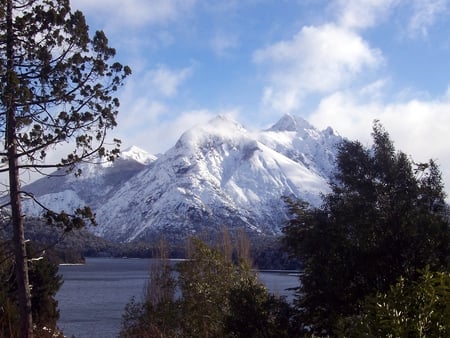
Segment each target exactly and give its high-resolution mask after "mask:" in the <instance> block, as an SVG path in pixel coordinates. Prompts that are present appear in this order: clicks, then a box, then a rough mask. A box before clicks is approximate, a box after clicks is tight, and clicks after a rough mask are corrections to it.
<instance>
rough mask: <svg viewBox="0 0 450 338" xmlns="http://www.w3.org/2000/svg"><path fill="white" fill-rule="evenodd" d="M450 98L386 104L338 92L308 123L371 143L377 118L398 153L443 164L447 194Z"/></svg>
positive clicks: (449, 169) (449, 158)
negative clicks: (374, 122)
mask: <svg viewBox="0 0 450 338" xmlns="http://www.w3.org/2000/svg"><path fill="white" fill-rule="evenodd" d="M449 111H450V97H449V96H444V97H442V98H440V99H437V100H428V101H427V100H418V99H410V100H407V101H402V102H394V103H383V102H377V101H365V100H361V98H360V97H358V95H356V94H354V93H350V92H336V93H334V94H332V95H329V96H328V97H326V98H324V99H323V100H322V101H321V103H320V105H319V107H318V108H317V110H316V111H315V112H314V113H313V114H312V115H311V116H310V118H309V121H310V122H311V123H312V124H313V125H315V126H317V127H318V128H325V127H326V126H329V125H331V126H332V127H333V128H334V129H335V130H337V131H338V132H339V133H340V134H341V135H343V136H345V137H348V138H349V139H352V140H355V139H358V140H360V141H361V142H362V143H363V144H365V145H369V144H370V142H371V137H370V134H371V131H372V124H373V121H374V120H375V119H378V120H380V122H381V124H382V125H383V126H384V127H385V128H386V130H387V131H388V132H389V134H390V135H391V138H392V139H393V141H394V143H395V146H396V148H397V149H398V150H401V151H403V152H405V153H406V154H408V155H411V156H412V158H413V159H414V160H415V161H418V162H420V161H427V160H428V159H430V158H431V159H434V160H436V161H437V162H438V164H440V166H441V170H442V173H443V178H444V182H445V186H446V188H447V191H448V190H449V187H450V153H449V152H448V126H449V125H450V114H448V112H449Z"/></svg>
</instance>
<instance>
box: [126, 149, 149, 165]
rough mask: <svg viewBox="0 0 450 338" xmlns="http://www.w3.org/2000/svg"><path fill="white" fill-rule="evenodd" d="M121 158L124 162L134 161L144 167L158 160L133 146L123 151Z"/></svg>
mask: <svg viewBox="0 0 450 338" xmlns="http://www.w3.org/2000/svg"><path fill="white" fill-rule="evenodd" d="M120 158H122V159H124V160H133V161H136V162H139V163H142V164H144V165H147V164H149V163H151V162H153V161H154V160H156V157H155V156H153V155H151V154H149V153H148V152H146V151H145V150H143V149H141V148H139V147H136V146H131V147H129V148H127V149H125V150H123V151H121V152H120Z"/></svg>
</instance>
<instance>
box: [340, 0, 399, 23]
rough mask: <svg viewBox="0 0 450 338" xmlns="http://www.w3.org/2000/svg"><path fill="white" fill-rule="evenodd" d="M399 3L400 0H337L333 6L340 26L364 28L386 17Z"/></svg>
mask: <svg viewBox="0 0 450 338" xmlns="http://www.w3.org/2000/svg"><path fill="white" fill-rule="evenodd" d="M398 3H399V0H337V1H335V2H334V3H333V4H332V8H333V9H334V10H335V12H336V15H337V24H338V25H339V26H341V27H345V28H348V29H363V28H367V27H372V26H374V25H375V24H376V23H377V22H378V21H379V20H380V18H386V16H387V15H388V13H389V12H390V10H391V9H392V8H393V7H394V6H395V5H396V4H398Z"/></svg>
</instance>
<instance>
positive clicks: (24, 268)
mask: <svg viewBox="0 0 450 338" xmlns="http://www.w3.org/2000/svg"><path fill="white" fill-rule="evenodd" d="M12 7H13V5H12V0H8V2H7V13H6V26H7V27H6V29H7V36H6V59H7V60H6V62H7V74H6V76H7V85H6V88H5V93H4V98H5V99H6V142H5V145H6V147H7V152H8V165H9V196H10V201H11V220H12V226H13V245H14V257H15V271H16V283H17V293H18V300H19V314H20V322H19V325H20V337H23V338H31V337H33V321H32V316H31V294H30V285H29V278H28V259H27V250H26V243H25V236H24V224H23V218H22V202H21V196H20V177H19V167H18V156H17V136H16V132H17V131H16V127H17V121H16V105H15V101H16V83H15V75H14V73H15V72H14V27H13V8H12Z"/></svg>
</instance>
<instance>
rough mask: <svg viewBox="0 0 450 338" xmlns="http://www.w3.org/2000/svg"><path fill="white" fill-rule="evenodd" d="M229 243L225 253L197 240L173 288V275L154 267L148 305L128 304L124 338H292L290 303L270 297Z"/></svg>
mask: <svg viewBox="0 0 450 338" xmlns="http://www.w3.org/2000/svg"><path fill="white" fill-rule="evenodd" d="M226 238H227V236H225V237H224V239H225V241H224V242H221V244H222V247H221V249H222V250H219V249H216V248H213V247H210V246H208V245H206V244H205V243H203V242H202V241H200V240H198V239H193V240H192V242H191V245H190V256H189V259H187V260H186V261H183V262H181V263H180V264H178V265H177V266H176V267H175V271H176V272H177V278H176V280H175V282H176V284H175V285H174V283H173V282H174V279H173V276H174V275H173V272H174V270H172V275H169V274H167V270H166V268H167V266H168V265H167V264H165V263H162V264H159V265H154V267H159V268H160V270H159V272H158V271H155V270H154V269H152V270H151V274H150V279H149V288H147V290H148V291H147V297H146V300H145V301H144V302H143V303H138V302H136V301H135V300H132V301H131V302H130V303H129V304H128V305H127V307H126V308H125V313H124V316H123V321H122V331H121V335H120V336H121V337H136V336H139V337H141V336H142V337H294V336H295V335H294V330H293V325H292V321H291V314H292V313H291V311H292V309H291V307H290V306H289V304H288V303H287V302H286V301H285V300H284V299H283V298H278V297H275V296H273V295H270V294H269V292H268V291H267V289H266V288H265V287H264V286H263V285H262V284H260V283H259V281H258V279H257V275H256V273H255V272H254V271H251V269H250V266H248V265H246V263H245V262H246V260H247V259H246V258H245V257H244V258H243V259H240V257H238V262H233V260H232V251H233V250H230V245H229V244H230V243H229V242H228V243H227V239H226ZM240 245H242V243H241V244H240ZM244 246H245V247H246V245H244ZM244 252H246V250H244ZM155 277H156V278H155ZM175 287H176V290H177V295H176V294H175ZM149 290H150V291H149ZM167 290H170V291H169V292H167ZM155 294H156V295H157V297H155ZM149 296H150V297H149Z"/></svg>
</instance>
